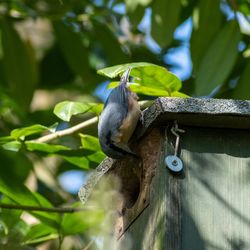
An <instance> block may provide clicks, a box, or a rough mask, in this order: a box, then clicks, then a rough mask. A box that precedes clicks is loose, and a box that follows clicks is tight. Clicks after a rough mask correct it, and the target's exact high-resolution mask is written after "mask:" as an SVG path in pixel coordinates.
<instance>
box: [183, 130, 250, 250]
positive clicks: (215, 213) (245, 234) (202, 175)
mask: <svg viewBox="0 0 250 250" xmlns="http://www.w3.org/2000/svg"><path fill="white" fill-rule="evenodd" d="M185 130H186V133H185V135H184V136H183V140H182V146H181V147H182V151H181V152H182V153H181V157H182V159H183V161H184V165H185V176H186V177H185V181H183V182H182V190H181V196H182V198H181V202H182V210H183V214H182V218H183V219H182V233H181V235H182V247H181V249H183V250H189V249H192V250H196V249H197V250H203V249H218V250H220V249H221V250H222V249H232V250H234V249H235V250H236V249H238V250H243V249H244V250H245V249H250V131H249V130H231V129H230V130H229V129H207V128H193V127H187V128H185Z"/></svg>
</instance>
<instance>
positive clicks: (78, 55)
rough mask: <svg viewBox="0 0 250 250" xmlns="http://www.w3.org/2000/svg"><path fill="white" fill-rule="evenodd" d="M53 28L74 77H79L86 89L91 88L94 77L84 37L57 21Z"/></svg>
mask: <svg viewBox="0 0 250 250" xmlns="http://www.w3.org/2000/svg"><path fill="white" fill-rule="evenodd" d="M53 27H54V30H55V35H56V38H57V41H58V43H59V46H60V48H61V51H62V54H63V56H64V57H65V60H66V61H67V63H68V65H69V67H70V68H71V70H72V71H73V72H74V73H75V74H76V75H79V76H81V78H82V79H83V80H84V83H88V87H93V86H94V85H93V83H95V82H96V79H95V78H96V76H95V75H94V74H93V73H92V71H91V69H90V67H89V58H88V57H89V50H88V48H87V47H86V46H85V43H84V39H86V37H83V35H82V33H81V32H75V31H73V29H72V27H70V26H69V25H65V24H64V23H62V22H59V21H57V22H54V23H53ZM90 83H92V84H90Z"/></svg>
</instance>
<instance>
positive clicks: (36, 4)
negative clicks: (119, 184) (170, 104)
mask: <svg viewBox="0 0 250 250" xmlns="http://www.w3.org/2000/svg"><path fill="white" fill-rule="evenodd" d="M249 19H250V3H249V1H248V0H245V1H243V0H230V1H225V0H215V1H211V0H202V1H201V0H200V1H199V0H157V1H152V0H138V1H137V0H134V1H131V0H126V1H124V2H123V1H106V0H100V1H80V0H37V1H33V0H6V1H1V3H0V73H1V74H0V117H1V119H0V136H1V137H0V145H1V150H0V159H1V164H0V204H12V205H19V206H36V207H46V208H55V207H59V208H60V207H63V206H67V207H70V208H74V209H75V208H80V209H82V206H81V205H79V203H78V202H77V201H78V198H77V196H76V194H75V193H69V192H67V191H66V190H65V189H64V187H62V186H60V184H59V177H60V176H61V175H62V174H63V173H67V172H68V171H69V170H81V171H89V170H91V169H93V168H95V167H96V166H97V165H98V164H99V163H100V161H102V159H104V157H105V155H104V154H103V152H102V151H101V150H100V146H99V142H98V139H97V138H96V119H95V118H93V117H95V116H98V114H100V112H101V110H102V107H103V103H102V101H103V100H102V98H103V96H105V95H107V92H108V90H105V91H104V93H103V92H102V91H101V90H100V89H101V88H102V87H103V86H106V85H107V84H106V82H105V81H106V80H107V77H108V78H112V82H111V83H110V84H109V87H114V86H116V85H117V80H118V79H119V76H120V75H121V74H122V72H124V70H126V69H127V67H128V66H133V68H132V70H131V76H132V81H133V83H131V89H132V90H133V91H135V92H137V93H138V95H139V96H140V99H141V100H143V99H145V100H147V99H152V98H155V97H157V96H178V97H187V96H188V95H189V96H208V97H216V98H237V99H250V84H249V82H250V59H249V58H250V36H249V34H250V31H249V29H250V28H249V26H250V25H249ZM187 22H191V23H192V25H191V26H192V33H191V34H190V35H191V37H190V39H189V38H185V39H181V38H179V37H178V36H177V35H176V31H177V30H180V29H183V28H182V27H183V23H184V24H185V23H187ZM187 45H188V48H189V52H190V60H191V62H190V63H191V64H192V70H190V72H188V75H187V76H186V77H184V78H183V77H182V79H181V80H182V82H181V80H180V79H179V78H178V77H177V76H176V75H175V74H173V73H172V72H171V71H172V70H173V71H176V69H178V65H176V64H175V62H174V61H173V60H167V59H166V58H169V55H171V54H172V53H174V52H175V51H178V49H181V48H183V47H185V46H187ZM112 65H115V66H112ZM166 68H169V69H171V70H169V71H168V70H166ZM96 72H97V73H98V74H96ZM91 119H92V120H91ZM90 121H91V122H90ZM79 123H80V124H83V126H82V128H84V129H82V130H79V129H78V130H75V131H73V132H74V133H73V132H71V130H70V129H71V128H72V127H73V128H74V127H76V126H78V125H79ZM67 130H68V131H69V133H67V135H66V136H62V135H63V133H64V132H65V131H67ZM80 132H81V133H80ZM46 134H52V135H53V134H55V135H56V136H55V137H53V138H48V137H44V135H46ZM72 200H73V201H74V202H73V204H72ZM103 207H104V206H103V205H101V206H100V207H99V208H98V209H97V210H96V209H95V210H81V211H80V212H79V211H78V212H76V211H75V212H73V213H51V212H48V211H27V212H28V214H29V216H31V217H27V216H25V214H24V213H23V211H20V210H11V209H6V208H5V209H1V210H0V249H2V248H4V249H30V248H29V247H31V248H36V247H37V246H39V245H41V244H43V243H44V242H50V244H51V247H52V248H53V247H54V248H55V245H53V244H58V242H59V244H61V243H62V240H63V239H64V238H65V241H67V239H68V238H69V237H73V239H74V240H72V242H71V244H70V245H71V246H70V247H71V249H81V248H83V246H85V245H87V244H88V243H89V242H90V241H91V239H90V238H93V236H94V237H95V236H98V235H101V234H102V232H101V231H102V229H101V228H100V225H101V224H102V222H103V218H104V214H105V211H104V210H103V209H102V208H103ZM26 215H27V214H26ZM31 218H32V219H31ZM34 220H35V223H31V221H34ZM89 229H91V230H89ZM92 247H93V248H96V247H97V246H95V244H93V245H92ZM61 248H62V249H65V246H64V244H62V245H61ZM67 249H69V248H67Z"/></svg>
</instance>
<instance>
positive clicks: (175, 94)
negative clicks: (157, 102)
mask: <svg viewBox="0 0 250 250" xmlns="http://www.w3.org/2000/svg"><path fill="white" fill-rule="evenodd" d="M171 96H172V97H181V98H189V97H190V96H188V95H186V94H184V93H181V92H179V91H175V92H173V93H172V94H171Z"/></svg>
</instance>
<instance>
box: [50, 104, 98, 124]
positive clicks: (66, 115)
mask: <svg viewBox="0 0 250 250" xmlns="http://www.w3.org/2000/svg"><path fill="white" fill-rule="evenodd" d="M101 109H102V105H100V104H98V103H82V102H71V101H64V102H60V103H58V104H56V106H55V108H54V114H55V115H56V116H58V117H59V118H60V119H62V120H64V121H67V122H68V121H70V118H71V116H72V115H77V114H83V113H86V112H93V113H99V112H100V111H101Z"/></svg>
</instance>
